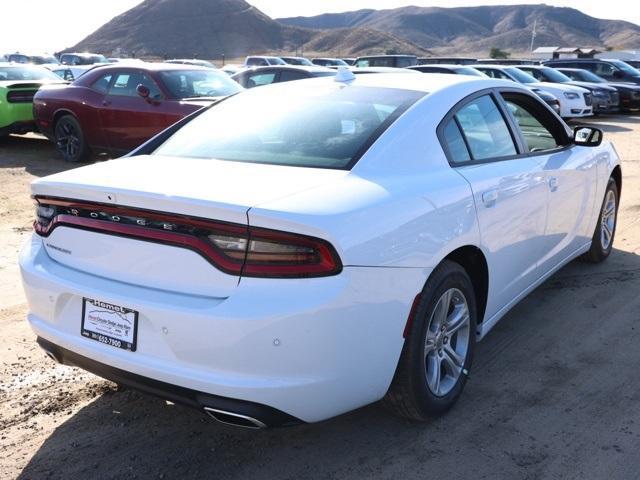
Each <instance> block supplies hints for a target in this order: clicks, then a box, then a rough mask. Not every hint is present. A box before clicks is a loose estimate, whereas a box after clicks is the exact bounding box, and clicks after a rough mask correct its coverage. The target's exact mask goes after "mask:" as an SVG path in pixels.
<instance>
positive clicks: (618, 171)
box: [611, 165, 622, 198]
mask: <svg viewBox="0 0 640 480" xmlns="http://www.w3.org/2000/svg"><path fill="white" fill-rule="evenodd" d="M611 178H613V179H614V180H615V182H616V187H618V198H620V196H621V195H622V168H620V165H616V166H615V167H614V169H613V170H612V171H611Z"/></svg>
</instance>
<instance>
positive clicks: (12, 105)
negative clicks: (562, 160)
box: [0, 56, 640, 162]
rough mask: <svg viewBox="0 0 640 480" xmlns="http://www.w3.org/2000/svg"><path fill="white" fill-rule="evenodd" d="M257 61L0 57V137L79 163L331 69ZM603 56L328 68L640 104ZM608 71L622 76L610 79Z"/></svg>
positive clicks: (605, 104) (637, 85) (635, 89)
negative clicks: (67, 73) (264, 89)
mask: <svg viewBox="0 0 640 480" xmlns="http://www.w3.org/2000/svg"><path fill="white" fill-rule="evenodd" d="M259 58H266V59H268V60H269V61H271V60H270V59H271V57H248V58H247V61H246V62H245V65H244V68H242V69H239V70H238V71H236V73H233V74H232V75H229V73H230V72H225V71H222V70H218V69H216V68H215V67H213V66H212V65H210V64H209V65H206V64H205V65H202V64H194V63H193V62H194V61H193V60H188V59H184V60H180V59H176V60H172V61H170V62H164V63H147V62H142V61H137V62H117V63H107V64H105V63H100V64H98V65H97V66H91V67H90V68H88V69H87V70H86V71H85V72H83V74H82V75H81V76H79V78H77V79H76V80H75V81H73V82H72V83H69V82H68V81H65V80H64V79H63V78H61V77H60V76H58V75H56V74H54V73H53V72H52V71H51V70H48V69H46V68H44V67H42V66H37V65H26V64H23V63H4V64H0V136H1V135H7V134H11V133H16V134H22V133H26V132H30V131H39V132H41V133H43V134H44V135H46V136H47V137H48V138H49V139H50V140H51V141H53V142H54V143H55V145H56V147H57V149H58V150H59V151H60V153H61V154H62V156H63V157H64V159H65V160H67V161H71V162H76V161H82V160H85V159H87V158H88V157H89V156H90V154H91V153H92V152H109V153H111V154H123V153H126V152H129V151H131V150H133V149H134V148H136V147H137V146H139V145H141V144H142V143H144V142H145V141H146V140H148V139H149V138H151V137H153V136H154V135H156V134H157V133H159V132H160V131H162V130H163V129H165V128H167V127H169V126H170V125H172V124H174V123H176V122H178V121H179V120H180V119H182V118H184V117H186V116H188V115H190V114H192V113H194V112H195V111H197V110H199V109H201V108H202V107H206V106H209V105H211V104H213V103H216V102H218V101H220V100H221V99H223V98H226V97H228V96H230V95H233V94H235V93H238V92H239V91H241V90H243V89H246V88H255V87H259V86H263V85H268V84H272V83H281V82H288V81H292V80H302V79H305V78H313V77H323V76H333V75H336V73H337V72H339V70H336V68H329V67H323V66H318V65H292V64H287V63H286V62H284V60H283V59H280V60H281V63H280V62H278V63H277V64H274V65H271V64H270V65H267V66H257V67H251V66H250V64H251V63H254V61H255V60H256V59H259ZM273 58H280V57H273ZM286 58H287V60H291V58H294V57H291V58H289V57H286ZM295 58H297V57H295ZM363 58H365V57H363ZM367 58H368V59H369V60H367V61H369V64H375V63H382V60H383V59H387V60H388V59H389V58H393V59H394V61H397V60H398V59H399V58H404V56H381V57H367ZM374 59H380V61H377V60H376V61H375V62H374V61H373V60H374ZM358 62H362V58H361V59H358V60H356V64H357V63H358ZM603 62H607V61H605V60H589V62H587V61H583V60H571V61H568V60H567V61H553V62H548V64H546V65H533V64H525V65H517V66H515V65H498V64H495V65H491V64H486V63H485V64H475V65H473V66H471V65H458V64H443V63H436V64H432V65H412V66H409V67H406V68H397V67H388V66H368V67H367V66H360V67H357V66H355V67H345V66H341V67H338V69H339V68H342V69H343V70H346V69H349V71H351V72H352V73H353V74H355V75H363V74H373V73H376V74H379V73H393V74H410V75H411V74H412V75H422V74H425V73H427V74H432V73H440V74H443V73H444V74H454V75H473V76H477V77H485V78H486V77H491V78H497V79H505V80H510V81H513V82H516V83H519V84H523V85H524V86H525V87H526V88H528V89H529V90H531V91H533V92H534V93H536V94H537V95H538V96H539V97H540V98H542V99H543V100H544V101H545V102H546V103H547V104H548V105H549V106H550V107H551V108H552V109H553V110H555V111H556V113H557V114H558V115H560V116H561V117H563V118H565V119H571V118H581V117H586V116H590V115H593V114H598V113H605V112H617V111H630V110H637V109H640V72H638V71H637V70H635V69H633V67H630V66H629V65H627V64H623V62H619V61H612V62H614V65H615V66H616V67H617V68H618V70H611V71H610V72H609V71H606V70H605V69H604V68H603V67H601V63H603ZM589 65H595V66H596V68H598V69H599V70H598V71H600V73H602V74H604V75H608V77H609V78H606V77H601V76H598V75H596V74H595V73H594V72H593V70H594V68H590V69H589V70H587V69H583V68H577V67H579V66H589ZM554 67H556V68H554ZM616 71H621V72H624V74H625V75H629V78H626V77H625V78H624V79H621V78H619V75H618V74H616V73H614V72H616ZM621 80H626V81H621Z"/></svg>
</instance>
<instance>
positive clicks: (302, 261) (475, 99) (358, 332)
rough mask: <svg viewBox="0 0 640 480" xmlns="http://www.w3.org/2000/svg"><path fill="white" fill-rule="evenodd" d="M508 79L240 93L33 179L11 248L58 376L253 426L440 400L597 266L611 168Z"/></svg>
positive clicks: (448, 401)
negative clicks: (552, 290) (587, 268)
mask: <svg viewBox="0 0 640 480" xmlns="http://www.w3.org/2000/svg"><path fill="white" fill-rule="evenodd" d="M601 142H602V132H601V131H599V130H598V129H595V128H589V127H582V128H577V129H576V130H575V132H574V131H571V130H570V129H569V128H568V127H567V126H566V125H565V124H564V123H563V122H562V120H561V119H560V118H559V117H558V116H557V115H556V114H555V113H554V112H553V111H552V110H551V109H550V108H549V107H547V106H546V105H545V104H544V103H542V101H541V100H540V99H538V97H537V96H535V95H534V94H533V93H531V92H530V91H529V90H528V89H526V88H525V87H523V86H521V85H518V84H515V83H513V82H508V81H502V80H493V79H483V78H476V77H469V76H463V75H459V76H458V75H456V76H454V75H428V76H427V75H386V74H379V75H363V76H360V77H358V78H355V76H353V75H351V74H349V73H348V72H344V71H343V72H340V73H339V74H338V75H337V77H336V79H335V80H334V79H329V78H324V79H317V80H303V81H299V82H291V83H287V84H280V85H273V86H268V87H264V88H259V89H254V90H252V91H247V92H243V93H241V94H238V95H236V96H233V97H231V98H229V99H227V100H224V101H222V102H220V103H218V104H217V105H214V106H213V107H212V108H208V109H206V110H203V111H201V112H199V113H197V114H194V115H193V116H191V117H189V118H186V119H184V120H183V121H182V122H180V123H179V124H176V125H175V126H174V127H171V128H170V129H168V130H167V131H165V132H163V133H162V134H160V135H159V136H158V137H156V138H154V139H152V140H150V141H149V142H147V143H146V144H145V145H143V146H142V147H140V148H139V149H138V150H137V151H135V152H133V154H132V155H130V156H129V157H128V158H122V159H118V160H113V161H108V162H103V163H99V164H95V165H90V166H85V167H82V168H78V169H75V170H70V171H66V172H63V173H59V174H56V175H52V176H49V177H45V178H42V179H39V180H37V181H35V182H34V183H33V187H32V188H33V195H34V198H35V201H36V203H37V205H36V208H37V211H36V215H37V219H36V221H35V224H34V227H35V233H34V234H33V237H32V239H31V240H30V242H28V243H27V244H26V245H25V247H24V249H23V251H22V252H21V256H20V265H21V270H22V278H23V283H24V288H25V291H26V294H27V298H28V301H29V314H28V321H29V323H30V325H31V327H32V328H33V330H34V331H35V333H36V335H37V337H38V343H39V344H40V345H41V347H42V348H43V349H44V350H45V351H46V352H47V354H48V355H49V356H50V357H52V358H53V359H55V360H56V361H58V362H61V363H64V364H69V365H76V366H79V367H82V368H84V369H86V370H88V371H91V372H94V373H96V374H98V375H101V376H103V377H105V378H108V379H111V380H113V381H115V382H118V383H120V384H124V385H130V386H133V387H135V388H137V389H140V390H142V391H145V392H149V393H152V394H155V395H159V396H161V397H163V398H166V399H169V400H171V401H174V402H181V403H183V404H186V405H189V406H193V407H196V408H198V409H201V410H204V411H206V412H207V413H208V414H210V415H211V416H212V417H214V418H216V419H217V420H220V421H222V422H226V423H230V424H234V425H239V426H246V427H251V428H260V427H265V426H275V425H288V424H293V423H297V422H317V421H320V420H323V419H326V418H329V417H332V416H335V415H338V414H341V413H343V412H346V411H349V410H352V409H355V408H358V407H360V406H363V405H366V404H369V403H371V402H375V401H377V400H380V399H384V400H385V403H386V404H387V405H388V406H389V407H391V408H392V409H393V410H394V411H396V412H397V413H399V414H401V415H403V416H405V417H408V418H410V419H415V420H424V419H427V418H429V417H432V416H435V415H438V414H441V413H443V412H445V411H446V410H447V409H449V408H450V407H451V406H452V405H453V404H454V403H455V401H456V399H457V398H458V397H459V395H460V394H461V392H462V390H463V387H464V385H465V382H466V380H467V376H468V374H469V371H470V369H471V362H472V357H473V351H474V345H475V342H476V341H477V340H480V339H482V337H484V336H485V335H486V334H487V332H489V331H490V330H491V328H492V327H493V326H494V325H495V324H496V322H497V321H498V320H500V318H501V317H502V316H504V315H505V313H506V312H508V311H509V309H510V308H511V307H513V306H514V305H515V304H516V303H517V302H518V301H519V300H521V299H522V298H523V297H524V296H525V295H527V294H528V293H529V292H531V291H532V290H533V289H534V288H535V287H536V286H537V285H539V284H540V283H541V282H543V281H544V280H545V279H546V278H548V277H549V276H550V275H551V274H552V273H553V272H555V271H556V270H558V269H559V268H561V267H562V266H563V265H565V264H566V263H567V262H569V261H571V260H572V259H574V258H576V257H581V258H583V259H585V260H587V261H591V262H599V261H602V260H604V259H605V258H606V257H607V256H608V255H609V253H610V252H611V249H612V245H613V239H614V234H615V227H616V215H617V210H618V202H619V197H620V191H621V181H622V177H621V170H620V162H619V158H618V155H617V154H616V151H615V150H614V148H613V147H612V146H611V145H610V144H609V143H601Z"/></svg>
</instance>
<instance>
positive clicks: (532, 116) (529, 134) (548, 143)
mask: <svg viewBox="0 0 640 480" xmlns="http://www.w3.org/2000/svg"><path fill="white" fill-rule="evenodd" d="M502 96H503V98H504V100H505V102H506V104H507V108H508V109H509V111H510V112H511V115H513V118H514V119H515V121H516V123H517V124H518V126H519V127H520V131H521V132H522V136H523V137H524V140H525V142H526V146H527V151H529V152H542V151H545V150H553V149H555V148H558V147H560V146H562V145H563V144H564V143H566V142H565V141H564V140H565V138H564V137H566V135H563V128H562V127H561V126H559V125H558V122H557V121H556V120H555V119H554V118H552V116H551V115H550V114H549V112H548V111H547V110H546V109H545V108H544V107H542V105H540V104H539V102H538V101H537V100H534V99H532V98H530V97H528V96H525V95H520V94H516V93H505V94H503V95H502Z"/></svg>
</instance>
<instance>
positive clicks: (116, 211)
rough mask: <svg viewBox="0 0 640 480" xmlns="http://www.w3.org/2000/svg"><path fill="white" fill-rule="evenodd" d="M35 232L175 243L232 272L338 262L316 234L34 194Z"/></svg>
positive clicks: (273, 273)
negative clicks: (60, 230)
mask: <svg viewBox="0 0 640 480" xmlns="http://www.w3.org/2000/svg"><path fill="white" fill-rule="evenodd" d="M36 202H37V205H36V221H35V223H34V228H35V231H36V232H37V233H38V234H39V235H41V236H43V237H47V236H49V235H50V234H51V232H52V231H53V230H54V229H55V228H56V227H58V226H63V225H64V226H67V227H74V228H80V229H85V230H92V231H98V232H101V233H106V234H112V235H120V236H126V237H131V238H137V239H142V240H146V241H151V242H158V243H164V244H169V245H175V246H178V247H182V248H187V249H190V250H193V251H195V252H196V253H198V254H200V255H201V256H202V257H204V258H205V259H206V260H207V261H209V262H210V263H211V264H212V265H214V266H215V267H216V268H218V269H220V270H222V271H223V272H226V273H229V274H232V275H242V276H250V277H273V278H304V277H323V276H329V275H336V274H338V273H340V271H341V270H342V263H341V262H340V258H339V257H338V254H337V253H336V251H335V249H334V248H333V246H332V245H331V244H330V243H329V242H327V241H325V240H322V239H320V238H315V237H309V236H307V235H299V234H295V233H289V232H282V231H279V230H270V229H265V228H259V227H247V226H245V225H238V224H232V223H226V222H218V221H214V220H206V219H201V218H193V217H188V216H184V215H177V214H168V213H160V212H153V211H149V210H142V209H137V208H128V207H118V206H113V205H103V204H97V203H89V202H77V201H72V200H62V199H57V198H44V197H37V198H36Z"/></svg>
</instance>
